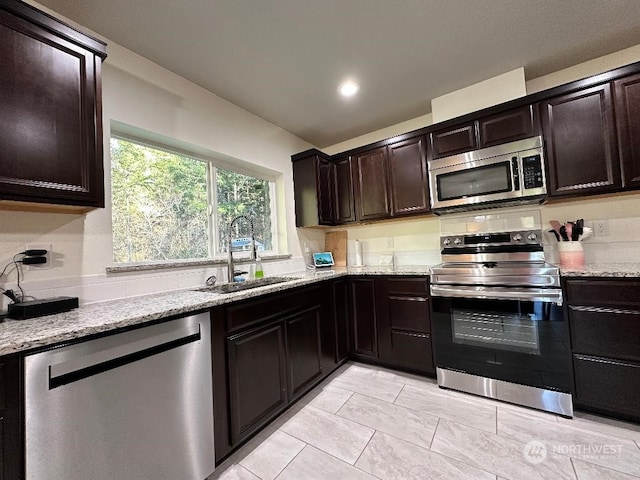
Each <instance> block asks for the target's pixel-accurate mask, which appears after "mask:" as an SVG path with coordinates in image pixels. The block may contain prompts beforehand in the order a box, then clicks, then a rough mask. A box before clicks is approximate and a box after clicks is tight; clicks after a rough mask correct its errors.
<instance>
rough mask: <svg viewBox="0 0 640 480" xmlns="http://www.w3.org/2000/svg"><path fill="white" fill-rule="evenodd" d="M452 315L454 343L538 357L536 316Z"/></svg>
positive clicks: (475, 312)
mask: <svg viewBox="0 0 640 480" xmlns="http://www.w3.org/2000/svg"><path fill="white" fill-rule="evenodd" d="M532 305H533V304H532ZM451 314H452V322H453V343H458V344H462V345H475V346H479V347H490V348H493V349H500V350H510V351H514V352H522V353H529V354H533V355H540V341H539V338H538V321H537V320H538V318H537V315H536V313H535V312H526V311H525V312H522V311H520V312H492V311H486V310H464V309H456V308H454V309H452V310H451Z"/></svg>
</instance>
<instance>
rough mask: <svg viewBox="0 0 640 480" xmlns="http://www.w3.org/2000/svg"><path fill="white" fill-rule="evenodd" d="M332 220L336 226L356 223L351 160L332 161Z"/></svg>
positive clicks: (345, 158) (347, 158) (346, 158)
mask: <svg viewBox="0 0 640 480" xmlns="http://www.w3.org/2000/svg"><path fill="white" fill-rule="evenodd" d="M333 172H334V181H333V185H334V194H333V206H334V211H333V220H334V222H335V224H336V225H341V224H343V223H349V222H355V221H356V207H355V204H354V202H355V199H354V197H353V177H352V176H351V159H350V158H349V157H343V158H338V159H336V160H335V161H334V170H333Z"/></svg>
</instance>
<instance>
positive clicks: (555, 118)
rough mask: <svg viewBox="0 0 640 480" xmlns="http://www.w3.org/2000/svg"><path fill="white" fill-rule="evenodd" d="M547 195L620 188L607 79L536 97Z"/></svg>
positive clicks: (620, 182) (609, 86)
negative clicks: (548, 96) (544, 97)
mask: <svg viewBox="0 0 640 480" xmlns="http://www.w3.org/2000/svg"><path fill="white" fill-rule="evenodd" d="M541 113H542V128H543V131H544V139H545V147H546V149H545V150H546V161H547V168H548V171H549V173H548V178H547V188H548V193H549V195H550V196H551V197H561V196H577V195H589V194H596V193H606V192H613V191H616V190H620V189H621V187H622V180H621V176H620V163H619V161H618V151H617V142H616V131H615V126H614V113H613V96H612V91H611V84H609V83H606V84H604V85H597V86H595V87H591V88H587V89H585V90H580V91H578V92H573V93H569V94H566V95H562V96H559V97H555V98H552V99H550V100H546V101H544V102H542V103H541Z"/></svg>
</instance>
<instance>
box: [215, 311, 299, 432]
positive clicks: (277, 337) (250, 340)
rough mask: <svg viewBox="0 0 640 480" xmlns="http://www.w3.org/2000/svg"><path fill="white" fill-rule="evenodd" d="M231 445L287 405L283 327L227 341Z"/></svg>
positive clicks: (243, 335)
mask: <svg viewBox="0 0 640 480" xmlns="http://www.w3.org/2000/svg"><path fill="white" fill-rule="evenodd" d="M227 342H228V352H229V400H230V403H229V405H230V409H229V413H230V414H231V417H230V420H231V442H232V443H233V444H235V443H238V442H239V441H241V440H242V439H243V438H244V437H246V436H247V435H248V434H250V433H252V431H253V430H255V429H256V428H257V427H258V426H260V425H261V424H262V423H264V421H266V420H267V419H269V418H271V417H273V416H274V415H275V414H277V413H278V412H279V411H280V410H282V409H284V408H285V407H286V405H287V383H286V382H287V381H286V375H287V373H286V372H287V368H286V367H287V365H286V358H285V342H284V324H283V323H282V322H281V321H280V322H277V323H275V324H270V325H268V326H266V327H262V328H259V329H257V330H252V331H250V332H247V333H242V334H240V335H234V336H232V337H230V338H229V339H228V340H227Z"/></svg>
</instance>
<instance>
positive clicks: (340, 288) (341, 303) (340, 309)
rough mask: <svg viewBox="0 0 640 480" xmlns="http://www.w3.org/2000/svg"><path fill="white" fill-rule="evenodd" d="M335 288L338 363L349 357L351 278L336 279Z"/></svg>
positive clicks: (336, 356)
mask: <svg viewBox="0 0 640 480" xmlns="http://www.w3.org/2000/svg"><path fill="white" fill-rule="evenodd" d="M332 289H333V302H332V303H333V305H332V307H333V319H334V335H335V339H334V344H335V346H336V348H335V357H334V363H335V364H336V365H338V364H340V363H342V362H344V361H345V360H346V359H347V358H349V352H350V348H349V312H350V309H351V306H350V304H349V280H348V279H347V278H342V279H339V280H335V281H334V282H333V284H332Z"/></svg>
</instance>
